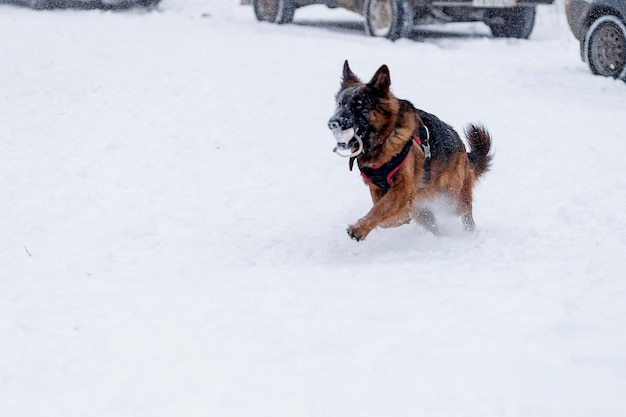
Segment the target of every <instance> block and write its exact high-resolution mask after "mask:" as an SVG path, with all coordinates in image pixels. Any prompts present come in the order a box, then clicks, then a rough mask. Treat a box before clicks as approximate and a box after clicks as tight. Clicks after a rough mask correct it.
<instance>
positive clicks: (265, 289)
mask: <svg viewBox="0 0 626 417" xmlns="http://www.w3.org/2000/svg"><path fill="white" fill-rule="evenodd" d="M323 22H327V23H328V22H331V24H330V27H323V25H322V23H323ZM359 22H360V19H359V18H358V16H355V15H352V14H350V13H348V12H346V11H341V10H334V11H331V10H327V9H325V8H324V7H323V6H319V7H318V6H312V7H309V8H305V9H301V10H299V11H298V12H297V13H296V24H293V25H285V26H277V25H270V24H262V23H258V22H257V21H256V20H255V19H254V17H253V13H252V9H251V8H250V7H246V6H240V5H238V3H237V1H236V0H207V1H200V0H164V1H163V3H162V5H161V7H160V11H159V12H154V13H142V12H138V11H128V12H121V13H113V12H101V11H86V12H85V11H72V10H57V11H51V12H35V11H31V10H28V9H23V8H18V7H15V6H9V5H2V6H0V53H1V56H2V65H0V126H1V130H0V158H1V163H0V193H1V196H2V197H1V203H0V416H6V417H44V416H45V417H181V416H184V417H196V416H197V417H200V416H203V417H206V416H211V417H213V416H215V417H227V416H237V417H241V416H245V417H248V416H250V417H252V416H253V417H261V416H268V417H282V416H285V417H295V416H297V417H304V416H311V417H331V416H332V417H335V416H342V417H345V416H358V417H368V416H372V417H374V416H376V417H380V416H394V417H396V416H407V417H438V416H441V417H463V416H471V417H491V416H507V417H511V416H515V417H531V416H538V417H590V416H594V417H596V416H602V417H613V416H615V417H618V416H624V415H626V395H625V394H624V393H626V302H625V300H626V259H625V257H626V193H625V192H626V176H625V173H626V165H625V161H626V118H625V117H624V115H625V109H626V85H625V84H624V83H622V82H619V81H614V80H611V79H605V78H600V77H594V76H592V75H591V74H590V72H589V70H588V68H587V67H586V66H585V64H584V63H582V62H581V61H580V59H579V55H578V43H577V42H576V40H575V39H574V38H573V36H572V35H571V33H570V32H569V28H568V27H567V24H566V22H565V18H564V11H563V4H562V3H558V4H556V5H554V6H549V7H543V8H541V9H540V12H539V16H538V21H537V26H536V28H535V31H534V33H533V35H532V36H531V39H530V40H528V41H523V40H507V39H493V38H491V37H490V36H489V32H488V29H487V28H486V26H484V25H482V24H470V25H448V26H438V27H434V28H433V27H430V28H419V30H417V31H416V32H415V36H414V37H413V38H412V39H402V40H399V41H398V42H395V43H391V42H388V41H385V40H382V39H374V38H368V37H366V36H365V35H363V33H362V27H361V25H360V23H359ZM442 32H443V33H442ZM344 59H349V60H350V63H351V66H352V68H353V69H354V71H355V72H356V73H357V74H359V75H361V76H362V78H365V79H369V77H370V76H371V75H372V74H373V72H374V71H375V70H376V69H377V68H378V67H379V66H380V65H381V64H383V63H385V64H387V65H389V67H390V68H391V77H392V88H393V91H394V92H395V93H396V95H398V96H400V97H402V98H407V99H409V100H411V101H413V103H414V104H415V105H416V106H418V107H420V108H423V109H425V110H427V111H430V112H433V113H435V114H437V115H438V116H440V117H441V118H442V119H444V120H445V121H447V122H449V123H450V124H452V125H453V126H455V127H456V128H457V129H458V130H459V131H461V130H462V129H463V127H464V126H465V124H466V123H468V122H482V123H484V124H485V125H486V126H487V127H488V128H489V130H490V131H491V133H492V135H493V140H494V147H495V152H496V157H495V163H494V167H493V170H492V172H490V173H489V174H488V175H487V176H486V177H485V178H484V179H483V181H482V182H481V184H480V185H479V187H478V188H477V189H476V198H475V211H474V213H475V218H476V222H477V227H478V230H477V232H476V233H474V234H472V235H466V234H464V233H463V232H462V231H461V223H460V221H459V220H458V219H457V218H454V217H450V216H445V215H444V216H443V217H442V221H443V223H444V227H443V230H444V231H445V235H444V236H441V237H435V236H432V235H431V234H429V233H427V232H425V231H423V230H422V229H420V228H419V227H418V226H416V225H409V226H404V227H401V228H398V229H393V230H378V231H375V232H373V233H372V234H371V235H370V236H369V237H368V239H367V240H366V241H364V242H360V243H357V242H354V241H352V240H350V239H349V238H348V236H347V234H346V233H345V228H346V226H347V225H348V224H350V223H352V222H354V221H355V220H357V219H358V218H359V217H361V216H362V215H364V214H365V213H366V212H367V210H368V209H369V207H370V201H369V196H368V192H367V189H366V187H365V186H364V185H363V184H362V181H361V180H360V178H359V175H358V173H357V172H349V171H348V166H347V162H346V161H345V160H343V159H340V158H338V157H337V156H336V155H335V154H333V152H332V147H333V143H334V139H333V138H332V135H331V134H330V132H329V131H328V130H327V128H326V121H327V120H328V118H329V117H330V115H331V114H332V112H333V110H334V109H333V107H334V103H333V97H334V94H335V92H336V90H337V88H338V85H339V76H340V72H341V67H342V63H343V60H344Z"/></svg>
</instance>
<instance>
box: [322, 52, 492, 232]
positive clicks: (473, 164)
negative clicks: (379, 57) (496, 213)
mask: <svg viewBox="0 0 626 417" xmlns="http://www.w3.org/2000/svg"><path fill="white" fill-rule="evenodd" d="M390 84H391V81H390V77H389V70H388V68H387V66H385V65H383V66H382V67H380V69H379V70H378V71H377V72H376V74H375V75H374V77H373V78H372V80H371V81H370V82H369V83H367V84H364V83H362V82H361V81H360V80H359V79H358V77H356V76H355V75H354V73H352V71H351V70H350V68H349V66H348V63H347V61H346V63H345V65H344V74H343V79H342V82H341V90H340V93H339V94H338V95H337V96H338V97H339V95H340V94H341V92H342V91H343V90H345V89H347V88H353V90H354V94H355V95H357V94H363V95H364V97H365V98H367V99H368V100H370V97H371V96H375V99H374V100H373V104H371V103H370V104H369V106H370V107H371V108H370V107H368V108H367V112H366V113H367V123H368V124H369V128H370V129H369V134H368V138H367V146H366V152H364V153H363V154H361V155H359V156H358V157H357V162H358V165H359V167H372V166H380V165H383V164H385V163H386V162H388V161H389V160H391V158H392V157H393V156H394V155H397V154H398V153H400V151H401V150H402V148H403V146H404V145H405V144H406V143H407V141H410V140H412V136H413V133H414V132H415V131H416V129H417V123H416V119H415V112H416V111H417V109H415V108H414V107H413V105H412V104H411V103H409V102H408V101H405V100H399V99H398V98H396V97H395V96H394V95H393V94H392V93H391V91H390V89H389V87H390ZM359 97H360V96H359ZM338 112H339V109H338ZM424 114H428V113H425V112H424ZM429 116H432V115H429ZM331 120H332V119H331ZM429 121H431V125H430V126H429V122H428V121H427V120H426V119H424V123H425V124H426V125H427V127H428V128H429V130H430V133H431V137H430V142H431V146H433V148H435V147H436V146H437V145H438V144H439V142H437V141H438V140H442V141H443V140H447V141H448V142H449V143H450V144H452V145H453V146H452V148H451V150H444V149H443V147H440V149H441V150H439V151H438V152H433V158H432V161H431V164H432V165H431V179H430V180H429V181H425V180H424V159H425V155H424V152H423V150H422V148H421V147H420V146H412V147H411V148H410V151H409V157H408V158H407V160H406V162H405V163H404V164H403V165H402V166H401V168H400V170H399V171H398V172H397V173H396V174H395V175H394V177H393V181H392V185H391V188H390V189H389V190H387V191H385V190H383V189H381V188H378V187H377V186H376V185H374V184H371V183H369V182H366V184H367V186H368V187H369V191H370V195H371V198H372V202H373V207H372V208H371V209H370V211H369V212H368V213H367V214H366V215H365V216H364V217H363V218H361V219H360V220H358V221H357V222H356V223H355V224H353V225H351V226H350V227H348V230H347V231H348V234H349V235H350V237H352V238H353V239H355V240H357V241H358V240H363V239H365V238H366V237H367V235H368V234H369V233H370V232H371V231H372V230H373V229H374V228H376V227H395V226H400V225H402V224H406V223H409V222H410V221H411V220H415V221H417V222H418V223H420V224H421V225H423V226H424V227H426V228H427V229H428V230H430V231H432V232H433V233H438V227H437V224H436V220H435V217H434V215H433V213H432V212H431V211H430V210H428V209H427V208H426V207H425V205H424V203H425V202H426V201H427V200H430V199H432V198H434V197H435V196H437V195H445V196H447V197H448V198H449V199H450V201H451V202H452V204H453V206H454V208H455V210H456V213H457V214H458V215H459V216H461V217H462V220H463V225H464V228H465V229H466V230H468V231H472V230H474V227H475V225H474V219H473V215H472V190H473V188H474V184H475V182H476V180H477V179H478V178H479V177H480V176H481V175H483V174H484V173H485V172H487V171H488V169H489V166H490V163H491V160H492V155H491V154H490V147H491V138H490V136H489V133H488V132H487V130H486V129H484V128H483V127H482V126H477V125H469V126H468V128H467V129H466V137H467V139H468V143H469V145H470V150H471V152H470V153H467V152H466V150H465V146H464V145H463V143H462V142H461V140H460V139H459V138H458V134H456V132H454V130H453V129H452V128H451V127H449V126H448V125H446V124H445V123H443V122H441V121H440V120H439V119H437V118H436V117H435V116H432V120H431V119H429ZM436 123H438V124H436ZM435 124H436V125H435ZM440 132H444V133H443V135H444V136H447V137H446V138H443V139H442V138H440V137H437V135H439V134H440ZM457 142H458V143H457ZM442 146H443V145H442ZM434 150H436V149H434Z"/></svg>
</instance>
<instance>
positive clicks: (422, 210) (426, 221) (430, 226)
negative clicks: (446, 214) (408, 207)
mask: <svg viewBox="0 0 626 417" xmlns="http://www.w3.org/2000/svg"><path fill="white" fill-rule="evenodd" d="M415 221H416V222H418V223H419V224H421V225H422V226H424V228H426V230H429V231H430V232H432V233H433V234H434V235H438V234H439V226H437V219H436V218H435V215H434V214H433V212H432V211H431V210H430V209H428V208H426V207H418V208H417V209H416V210H415Z"/></svg>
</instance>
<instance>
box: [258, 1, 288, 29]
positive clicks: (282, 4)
mask: <svg viewBox="0 0 626 417" xmlns="http://www.w3.org/2000/svg"><path fill="white" fill-rule="evenodd" d="M253 5H254V15H255V16H256V18H257V20H259V21H263V22H271V23H278V24H283V23H291V22H292V21H293V15H294V13H295V11H296V5H295V4H294V2H293V0H254V4H253Z"/></svg>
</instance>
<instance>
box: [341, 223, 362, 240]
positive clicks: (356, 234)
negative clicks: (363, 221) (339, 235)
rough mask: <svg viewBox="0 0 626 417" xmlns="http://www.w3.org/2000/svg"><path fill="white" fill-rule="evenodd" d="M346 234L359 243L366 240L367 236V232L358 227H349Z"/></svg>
mask: <svg viewBox="0 0 626 417" xmlns="http://www.w3.org/2000/svg"><path fill="white" fill-rule="evenodd" d="M346 232H348V235H349V236H350V237H351V238H352V239H353V240H356V241H357V242H360V241H362V240H364V239H365V237H366V236H367V233H366V232H365V230H363V228H362V227H359V226H357V225H352V226H349V227H348V229H346Z"/></svg>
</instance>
